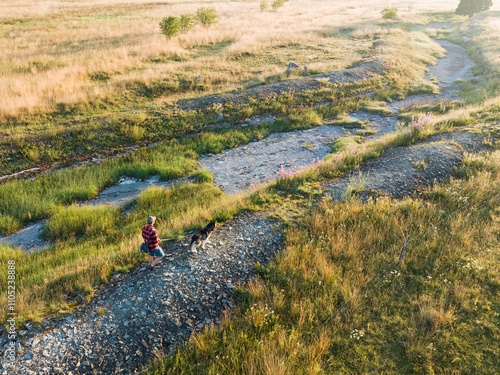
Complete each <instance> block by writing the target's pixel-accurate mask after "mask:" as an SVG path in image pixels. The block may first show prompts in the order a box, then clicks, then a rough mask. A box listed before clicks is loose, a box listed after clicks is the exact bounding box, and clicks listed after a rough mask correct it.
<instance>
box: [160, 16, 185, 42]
mask: <svg viewBox="0 0 500 375" xmlns="http://www.w3.org/2000/svg"><path fill="white" fill-rule="evenodd" d="M160 29H161V33H162V34H163V35H165V36H166V37H167V39H170V38H172V37H174V36H177V35H179V32H180V30H181V19H180V18H179V17H175V16H169V17H165V18H163V19H162V20H161V22H160Z"/></svg>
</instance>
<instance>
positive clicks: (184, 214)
mask: <svg viewBox="0 0 500 375" xmlns="http://www.w3.org/2000/svg"><path fill="white" fill-rule="evenodd" d="M244 206H245V200H244V199H243V197H240V196H231V197H229V196H226V195H224V194H223V193H222V192H221V191H220V190H219V189H218V188H216V187H214V186H213V185H212V184H211V183H206V182H204V183H200V184H191V185H188V184H184V185H179V186H177V187H175V188H172V189H164V188H160V187H152V188H150V189H148V190H146V191H144V192H143V193H142V194H141V195H140V197H139V200H138V202H137V205H136V207H135V208H134V209H133V211H132V212H131V213H129V215H127V216H126V217H123V216H122V215H121V210H120V209H119V208H111V207H106V206H98V207H88V206H82V207H78V206H71V207H68V208H66V209H63V210H61V211H60V212H59V213H57V214H56V215H54V216H53V217H52V218H51V219H50V220H49V221H48V224H47V226H46V228H45V229H44V235H45V236H46V237H47V238H49V239H54V240H56V242H55V244H54V245H52V246H51V247H50V248H49V249H47V250H45V251H42V252H39V253H34V254H32V255H30V256H27V255H26V254H23V253H22V252H21V251H20V250H15V249H12V248H10V247H8V246H0V279H1V281H0V290H6V288H7V266H6V265H7V262H8V261H9V260H15V262H16V280H17V282H16V286H17V288H16V290H17V293H16V312H17V313H18V317H19V321H22V320H25V319H33V320H39V319H40V318H41V313H42V311H44V310H45V309H47V308H53V309H56V311H58V310H61V311H64V310H65V308H67V307H68V306H67V302H68V300H71V299H75V298H78V299H84V298H87V299H88V298H91V297H92V296H93V293H94V288H95V287H96V286H97V285H98V284H99V283H102V282H106V281H107V280H108V277H109V276H110V275H112V274H113V273H114V272H117V271H121V272H126V271H127V270H128V269H130V268H131V267H134V266H135V265H137V264H138V263H139V262H141V261H142V260H143V259H144V256H140V255H139V252H138V250H137V249H138V246H139V244H140V243H141V242H142V238H141V235H140V230H141V227H142V226H143V225H145V219H146V218H147V217H148V216H151V215H154V216H157V229H158V230H159V232H160V233H161V236H162V237H170V238H172V237H175V238H177V239H179V238H182V237H183V236H184V234H185V233H186V232H187V231H189V230H192V229H194V228H199V227H202V226H204V225H206V223H207V221H209V220H212V219H213V220H219V221H224V220H229V219H231V218H232V217H233V216H234V215H235V214H236V213H237V212H239V210H241V209H242V208H243V207H244ZM1 302H2V306H3V307H2V308H0V317H1V319H2V320H3V319H5V316H6V315H5V314H6V312H7V294H6V293H3V297H1ZM3 302H5V303H3Z"/></svg>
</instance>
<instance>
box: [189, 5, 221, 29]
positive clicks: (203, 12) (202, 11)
mask: <svg viewBox="0 0 500 375" xmlns="http://www.w3.org/2000/svg"><path fill="white" fill-rule="evenodd" d="M194 17H195V19H196V21H198V23H199V24H200V25H201V26H203V27H205V28H208V27H210V25H213V24H215V23H217V17H218V15H217V11H216V10H215V8H198V10H197V11H196V14H195V16H194Z"/></svg>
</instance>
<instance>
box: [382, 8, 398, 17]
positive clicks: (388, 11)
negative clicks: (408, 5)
mask: <svg viewBox="0 0 500 375" xmlns="http://www.w3.org/2000/svg"><path fill="white" fill-rule="evenodd" d="M381 14H382V18H383V19H384V20H393V19H394V18H396V17H397V16H398V8H397V7H386V8H384V9H383V10H382V12H381Z"/></svg>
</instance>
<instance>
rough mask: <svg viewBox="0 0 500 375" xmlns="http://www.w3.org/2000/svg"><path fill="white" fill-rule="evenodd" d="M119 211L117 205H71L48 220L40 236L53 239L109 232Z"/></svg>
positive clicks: (92, 235) (118, 217)
mask: <svg viewBox="0 0 500 375" xmlns="http://www.w3.org/2000/svg"><path fill="white" fill-rule="evenodd" d="M120 212H121V210H120V208H118V207H107V206H97V207H92V206H83V207H78V206H71V207H68V208H66V209H64V210H62V211H61V212H59V213H58V214H56V215H54V216H53V217H52V219H50V220H49V222H48V223H47V225H46V226H45V228H44V230H43V232H42V236H43V237H44V238H46V239H48V240H52V241H54V240H67V239H70V238H74V237H81V236H84V235H86V236H89V237H95V236H98V235H99V234H104V233H109V232H110V231H111V230H112V229H113V227H114V226H115V225H116V223H117V222H118V220H119V219H120Z"/></svg>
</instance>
